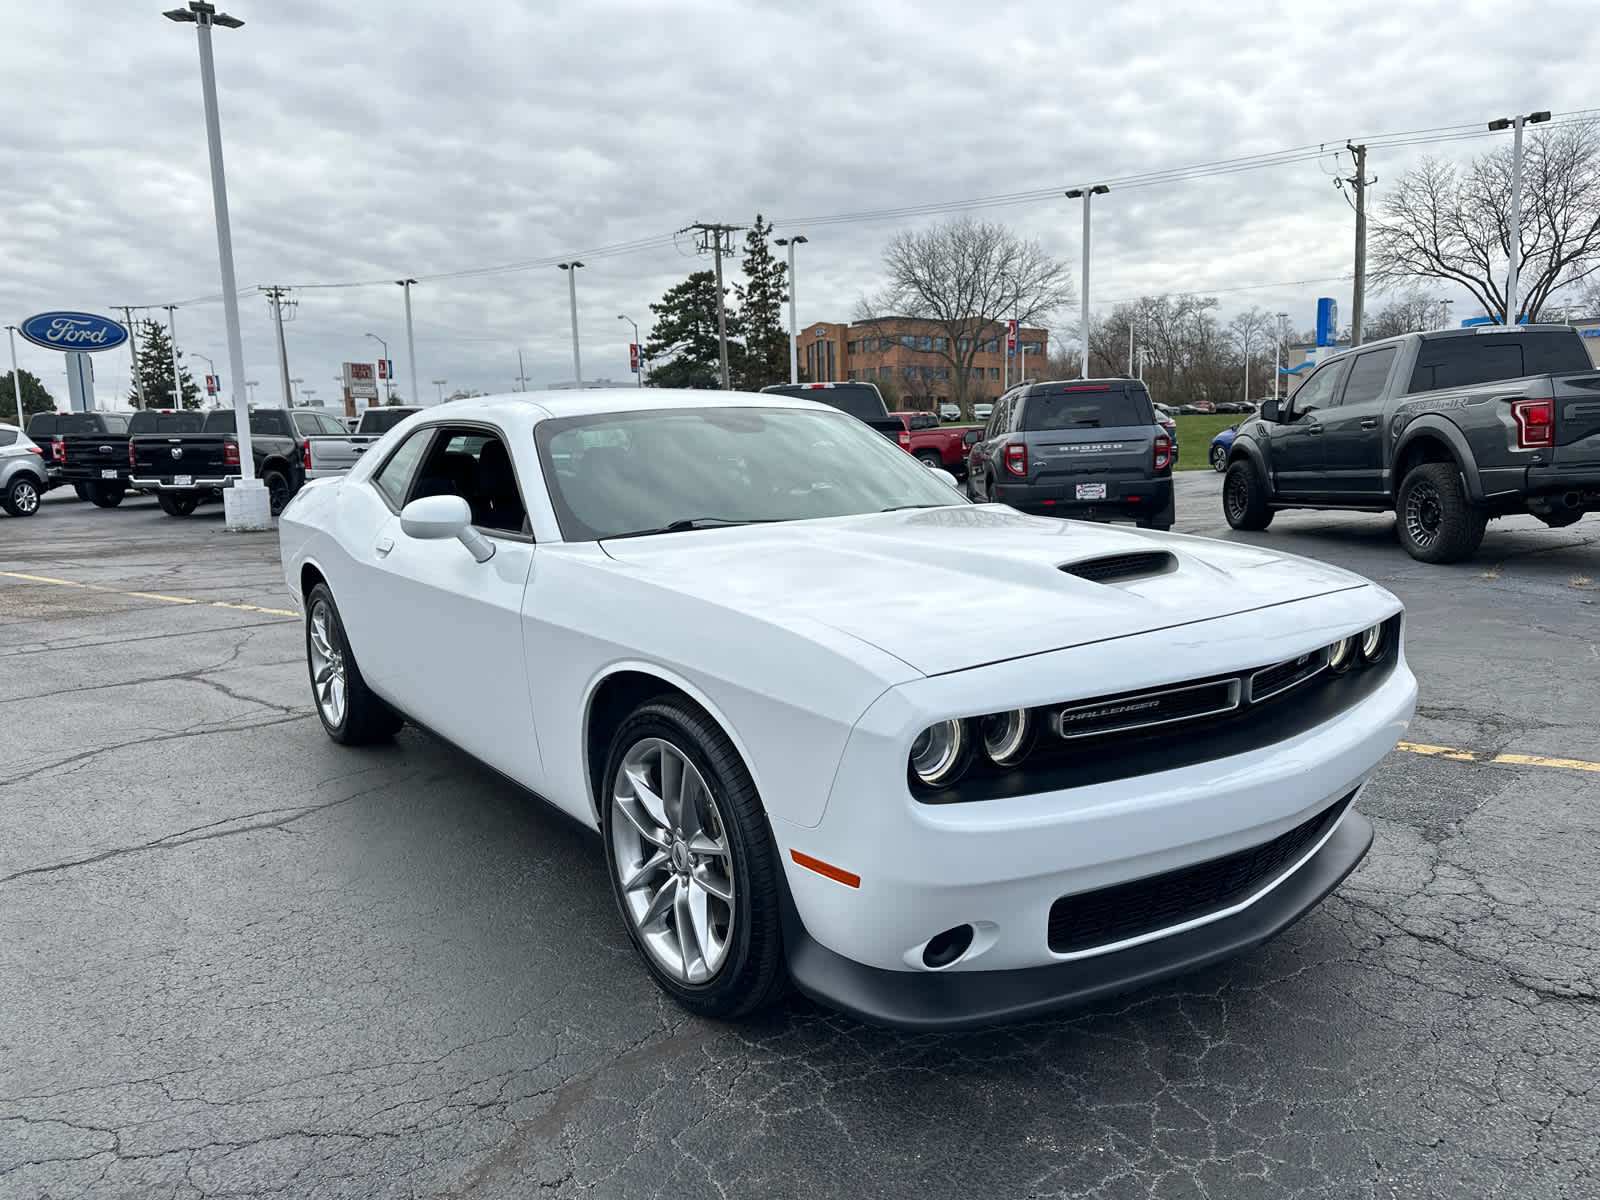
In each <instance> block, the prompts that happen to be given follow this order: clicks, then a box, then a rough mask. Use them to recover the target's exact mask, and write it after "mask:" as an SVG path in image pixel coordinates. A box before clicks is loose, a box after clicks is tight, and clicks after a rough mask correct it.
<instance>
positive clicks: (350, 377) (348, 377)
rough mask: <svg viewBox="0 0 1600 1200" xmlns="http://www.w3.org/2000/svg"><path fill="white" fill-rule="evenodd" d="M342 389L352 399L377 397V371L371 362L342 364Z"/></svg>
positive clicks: (374, 398)
mask: <svg viewBox="0 0 1600 1200" xmlns="http://www.w3.org/2000/svg"><path fill="white" fill-rule="evenodd" d="M344 390H345V392H346V393H347V394H348V395H349V396H350V398H351V399H353V400H376V399H377V398H378V371H377V368H376V367H375V366H373V364H372V363H369V362H359V363H350V362H347V363H345V364H344Z"/></svg>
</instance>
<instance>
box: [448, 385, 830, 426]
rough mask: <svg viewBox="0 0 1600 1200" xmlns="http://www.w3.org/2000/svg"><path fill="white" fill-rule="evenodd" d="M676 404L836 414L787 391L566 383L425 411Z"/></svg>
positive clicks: (536, 411) (569, 412) (579, 410)
mask: <svg viewBox="0 0 1600 1200" xmlns="http://www.w3.org/2000/svg"><path fill="white" fill-rule="evenodd" d="M674 408H773V409H778V408H807V409H815V410H816V411H818V412H826V413H834V412H837V411H838V410H837V409H835V408H833V407H832V406H831V405H827V404H819V403H817V402H816V401H815V400H806V399H804V398H803V397H800V396H788V395H783V394H781V393H772V394H767V395H763V394H761V393H758V392H713V391H704V390H701V389H698V388H629V387H622V388H565V389H561V390H559V391H545V392H505V393H502V394H499V395H494V396H471V397H467V398H465V399H461V400H451V401H449V402H448V403H445V404H430V405H427V406H425V407H424V408H423V409H422V410H421V411H422V412H424V413H427V414H434V413H439V414H441V415H444V416H446V417H459V418H463V419H465V418H468V417H471V416H473V415H477V416H485V417H486V416H489V415H492V414H495V413H504V412H506V411H507V410H512V411H522V412H524V413H526V414H527V415H528V416H529V417H530V418H531V419H532V420H534V421H539V420H545V419H553V418H559V417H585V416H594V415H598V414H600V413H616V412H650V411H655V410H660V409H674Z"/></svg>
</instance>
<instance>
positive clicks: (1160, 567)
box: [1060, 550, 1178, 583]
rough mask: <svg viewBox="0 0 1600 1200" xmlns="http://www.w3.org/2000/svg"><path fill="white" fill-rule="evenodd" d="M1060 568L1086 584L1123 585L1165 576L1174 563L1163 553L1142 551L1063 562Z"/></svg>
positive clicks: (1173, 559)
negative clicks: (1130, 580)
mask: <svg viewBox="0 0 1600 1200" xmlns="http://www.w3.org/2000/svg"><path fill="white" fill-rule="evenodd" d="M1060 569H1061V570H1062V571H1064V572H1066V573H1067V574H1068V575H1076V576H1077V577H1078V578H1079V579H1087V580H1088V581H1089V582H1090V583H1124V582H1126V581H1127V580H1129V579H1145V578H1148V577H1149V576H1151V575H1166V574H1168V573H1169V572H1171V571H1176V570H1177V569H1178V560H1177V559H1176V558H1174V557H1173V556H1172V555H1171V554H1169V553H1168V552H1167V551H1165V550H1146V551H1139V552H1138V553H1134V554H1107V555H1104V556H1102V557H1100V558H1086V559H1084V560H1083V561H1082V562H1075V563H1063V564H1062V566H1061V568H1060Z"/></svg>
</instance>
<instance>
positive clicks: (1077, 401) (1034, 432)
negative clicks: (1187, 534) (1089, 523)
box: [966, 379, 1174, 529]
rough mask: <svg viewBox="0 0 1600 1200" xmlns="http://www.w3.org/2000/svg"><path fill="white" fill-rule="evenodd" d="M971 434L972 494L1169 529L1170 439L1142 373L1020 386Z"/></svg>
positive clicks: (1054, 512) (1028, 508)
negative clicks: (1140, 376)
mask: <svg viewBox="0 0 1600 1200" xmlns="http://www.w3.org/2000/svg"><path fill="white" fill-rule="evenodd" d="M966 441H967V443H968V445H969V446H971V449H970V450H969V451H968V458H967V494H968V495H969V496H971V497H972V498H973V499H974V500H986V501H993V502H998V503H1001V504H1009V505H1010V506H1011V507H1012V508H1016V509H1021V510H1022V511H1023V512H1030V513H1039V514H1041V515H1043V516H1056V517H1096V518H1101V517H1132V518H1133V519H1134V520H1135V521H1136V522H1137V523H1138V524H1139V525H1140V526H1141V527H1142V528H1145V529H1171V528H1172V521H1173V516H1174V509H1173V502H1172V459H1173V454H1174V447H1173V441H1172V436H1171V434H1169V433H1168V432H1167V431H1166V430H1165V429H1164V428H1163V427H1162V426H1161V424H1160V423H1159V422H1158V421H1157V419H1156V413H1155V409H1154V408H1153V407H1152V406H1151V403H1150V393H1149V392H1147V391H1146V390H1145V386H1144V384H1143V383H1141V382H1139V380H1137V379H1073V380H1063V381H1056V382H1051V383H1025V384H1021V385H1020V386H1018V387H1014V388H1012V389H1011V390H1010V391H1009V392H1007V393H1006V394H1005V395H1003V396H1001V397H1000V399H999V400H998V401H996V402H995V406H994V411H993V412H992V413H990V414H989V423H988V424H987V425H986V426H985V427H984V428H983V429H981V430H978V429H974V430H973V431H972V432H971V433H969V434H967V436H966Z"/></svg>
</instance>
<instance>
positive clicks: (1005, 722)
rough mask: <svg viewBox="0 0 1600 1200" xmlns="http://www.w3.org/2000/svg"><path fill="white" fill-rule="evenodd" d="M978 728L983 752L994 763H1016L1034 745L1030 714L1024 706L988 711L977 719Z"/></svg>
mask: <svg viewBox="0 0 1600 1200" xmlns="http://www.w3.org/2000/svg"><path fill="white" fill-rule="evenodd" d="M978 729H979V732H980V733H981V734H982V735H983V752H984V753H985V754H986V755H988V756H989V761H990V762H992V763H993V764H994V765H995V766H997V767H1011V766H1015V765H1016V764H1017V763H1019V762H1021V761H1022V760H1023V759H1024V758H1025V757H1027V753H1028V751H1029V750H1031V749H1032V748H1033V718H1032V717H1031V716H1029V714H1028V710H1027V709H1025V708H1014V709H1012V710H1011V711H1010V712H1002V713H990V714H989V715H988V716H986V717H982V718H980V719H979V721H978Z"/></svg>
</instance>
